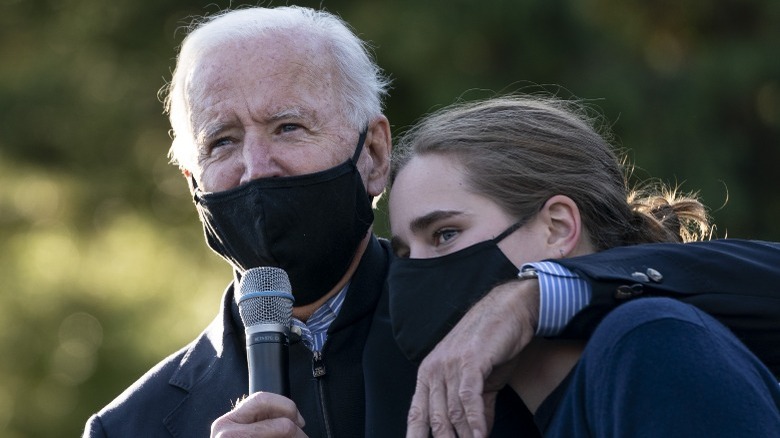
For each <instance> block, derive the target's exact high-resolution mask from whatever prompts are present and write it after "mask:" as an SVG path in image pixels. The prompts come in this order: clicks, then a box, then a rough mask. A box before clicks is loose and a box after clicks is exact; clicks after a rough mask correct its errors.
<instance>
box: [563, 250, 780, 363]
mask: <svg viewBox="0 0 780 438" xmlns="http://www.w3.org/2000/svg"><path fill="white" fill-rule="evenodd" d="M555 261H556V262H558V263H560V264H561V265H563V266H565V267H567V268H569V269H571V270H572V271H574V272H576V273H577V274H579V275H580V276H582V278H584V279H585V280H586V281H588V283H589V284H590V286H591V292H592V297H591V302H590V304H589V305H588V306H587V307H585V308H584V309H582V310H581V311H580V312H579V313H578V314H577V315H575V316H574V318H573V319H572V320H571V322H569V324H568V325H567V326H566V328H565V330H564V332H563V333H562V336H563V337H572V338H587V337H589V336H590V334H591V333H592V332H593V330H594V329H595V328H596V326H597V325H598V323H599V322H600V321H601V320H602V319H603V318H604V316H605V315H606V314H607V313H609V311H610V310H611V309H613V308H615V307H616V306H618V305H620V304H621V303H624V302H626V301H630V300H633V299H638V298H641V297H648V296H663V297H670V298H674V299H678V300H680V301H683V302H686V303H689V304H692V305H694V306H696V307H698V308H700V309H702V310H704V311H705V312H707V313H709V314H710V315H712V316H714V317H715V318H717V319H718V320H720V321H721V322H722V323H723V324H725V325H726V326H727V327H729V328H730V329H731V330H732V331H733V332H734V333H735V334H736V335H737V336H738V337H739V338H740V339H741V340H742V341H743V342H744V343H745V344H746V345H747V346H748V347H749V348H750V349H751V350H752V351H753V352H754V353H755V354H756V355H757V356H758V357H759V358H760V359H761V360H762V361H763V362H764V363H765V364H767V366H769V368H770V369H771V370H772V372H773V373H774V374H775V375H776V376H778V375H780V244H778V243H772V242H762V241H749V240H737V239H720V240H712V241H705V242H692V243H686V244H680V243H657V244H644V245H634V246H628V247H620V248H613V249H610V250H607V251H602V252H599V253H595V254H590V255H587V256H582V257H575V258H570V259H560V260H555Z"/></svg>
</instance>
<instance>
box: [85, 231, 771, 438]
mask: <svg viewBox="0 0 780 438" xmlns="http://www.w3.org/2000/svg"><path fill="white" fill-rule="evenodd" d="M558 261H559V262H561V263H562V264H564V265H566V266H568V267H569V268H570V269H573V270H575V271H577V272H579V273H580V274H581V275H583V276H584V277H585V278H586V279H588V280H589V281H590V282H591V284H592V287H593V302H592V305H591V306H589V307H588V308H587V309H585V310H584V311H583V312H581V313H580V314H579V315H577V316H576V317H575V319H574V321H572V324H570V326H569V327H568V328H567V332H566V335H567V336H573V337H587V336H588V335H589V333H590V332H591V331H592V330H593V328H594V327H595V326H596V325H597V324H598V322H599V321H600V320H601V319H603V317H604V316H605V315H606V313H608V311H609V310H610V309H612V308H613V307H615V306H616V305H618V304H620V303H621V302H624V301H626V300H630V299H634V298H637V297H642V296H657V295H660V296H671V297H674V298H677V299H682V300H683V301H686V302H690V303H692V304H694V305H697V306H699V307H701V308H702V309H704V310H705V311H708V312H710V313H712V314H714V315H715V316H716V317H718V318H719V319H721V320H722V321H724V322H725V323H726V324H727V325H729V326H731V328H732V329H734V330H735V333H737V334H738V335H741V336H744V337H745V340H746V342H747V344H748V346H749V347H750V348H751V349H752V350H753V351H754V352H755V353H756V354H757V355H758V356H759V358H761V359H762V360H764V362H765V363H767V365H769V366H770V368H772V370H773V372H774V373H775V375H778V374H780V372H779V371H780V330H778V325H780V286H778V285H780V269H778V267H779V266H780V245H777V244H768V243H763V242H748V241H718V242H708V243H701V244H695V245H692V244H686V245H680V244H669V245H666V244H662V245H652V248H648V247H646V246H642V247H640V246H636V247H628V248H619V249H615V250H610V251H605V252H602V253H599V254H596V255H591V256H586V257H580V258H574V259H567V260H558ZM388 263H389V245H388V244H387V242H386V241H379V240H377V239H372V240H371V243H370V245H369V247H368V249H367V251H366V254H365V255H364V256H363V259H362V260H361V263H360V265H359V267H358V269H357V272H356V273H355V275H354V277H353V279H352V281H351V284H350V288H349V291H348V292H347V297H346V299H345V302H344V305H343V307H342V309H341V312H340V313H339V316H338V318H337V319H336V320H335V321H334V322H333V324H332V326H331V327H330V329H329V335H328V336H329V337H328V342H327V344H326V346H325V348H324V350H323V357H322V361H323V363H324V366H325V375H324V376H322V377H319V378H315V377H314V376H313V374H312V355H311V353H310V352H309V351H308V350H306V348H305V347H303V346H302V345H300V344H294V345H292V346H291V351H290V380H291V391H292V399H293V400H294V401H295V402H296V404H297V405H298V408H299V410H300V411H301V413H302V415H303V417H304V418H305V420H306V429H305V432H306V433H307V435H309V436H310V437H318V436H331V437H339V438H341V437H352V436H356V437H357V436H369V437H385V436H386V437H397V436H403V435H404V430H405V425H406V414H407V410H408V406H409V402H410V400H411V395H412V393H413V391H414V385H415V367H414V366H413V365H412V364H411V363H410V362H408V361H407V360H406V359H405V358H404V357H403V356H402V354H401V353H400V351H399V350H398V348H397V347H396V346H395V343H394V341H393V338H392V331H391V327H390V319H389V312H388V305H387V302H388V299H387V288H386V287H385V284H384V283H385V282H384V279H385V278H386V274H387V266H388ZM648 269H653V270H654V271H657V272H658V273H659V274H661V276H662V278H660V279H659V278H658V277H657V276H655V279H651V278H648V280H647V281H644V278H643V277H641V276H637V275H636V273H637V272H640V271H641V272H643V273H647V272H648ZM627 288H628V289H627ZM627 291H630V293H627ZM420 311H425V309H420ZM247 387H248V383H247V365H246V354H245V350H244V340H243V327H241V323H240V319H239V318H238V317H237V314H236V310H235V307H234V305H233V290H232V286H231V287H229V288H228V289H227V291H226V293H225V295H224V297H223V301H222V308H221V311H220V314H219V316H218V317H217V318H216V319H215V320H214V321H213V322H212V323H211V324H210V325H209V326H208V327H207V328H206V330H205V331H204V332H203V333H202V334H201V335H200V336H199V337H198V338H197V339H195V340H194V341H193V342H192V343H191V344H190V345H188V346H186V347H184V348H183V349H182V350H180V351H178V352H177V353H174V354H173V355H171V356H169V357H168V358H166V359H165V360H163V361H162V362H161V363H159V364H158V365H156V366H155V367H154V368H152V369H151V370H150V371H149V372H147V373H146V374H145V375H144V376H143V377H141V378H140V379H139V380H138V381H137V382H136V383H134V384H133V385H132V386H131V387H129V388H128V389H127V390H126V391H125V392H123V393H122V394H121V395H120V396H119V397H117V398H116V399H115V400H114V401H113V402H111V403H110V404H109V405H108V406H106V407H105V408H103V409H102V410H101V411H100V412H99V413H97V414H95V415H93V416H92V417H91V418H90V419H89V421H88V423H87V426H86V429H85V435H84V436H85V437H104V436H105V437H141V436H143V437H170V436H174V437H205V436H208V435H209V431H210V427H211V423H212V422H213V421H214V420H215V419H216V418H217V417H219V416H221V415H222V414H224V413H225V412H227V411H229V410H230V409H231V407H232V405H233V404H234V403H235V401H236V400H238V399H240V398H241V397H242V396H243V395H245V394H246V392H247ZM500 398H501V400H500V402H499V403H498V406H499V407H498V411H499V412H497V415H496V418H497V420H496V422H497V424H496V430H494V434H493V436H502V435H503V436H519V435H520V434H521V433H523V432H521V431H520V430H518V429H519V428H528V427H533V421H532V419H531V417H530V416H529V415H528V413H527V410H526V409H525V408H524V406H522V403H520V402H519V400H518V399H517V398H516V397H514V395H513V394H507V393H504V394H502V395H501V396H500ZM326 424H327V426H326ZM531 436H532V435H531Z"/></svg>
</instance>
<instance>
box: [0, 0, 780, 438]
mask: <svg viewBox="0 0 780 438" xmlns="http://www.w3.org/2000/svg"><path fill="white" fill-rule="evenodd" d="M265 4H266V5H268V4H270V5H279V4H282V3H281V2H266V3H265ZM298 4H300V5H305V6H314V7H320V6H322V7H324V8H326V9H328V10H330V11H332V12H335V13H338V14H339V15H341V16H342V17H343V18H344V19H346V20H347V21H348V22H350V23H351V24H352V25H353V26H354V27H355V29H356V30H357V32H358V34H359V35H361V36H362V37H363V38H364V39H367V40H370V41H371V42H372V43H373V45H374V48H375V52H376V55H377V58H378V61H379V63H380V65H381V66H382V67H383V68H385V69H386V70H387V72H388V73H390V74H391V75H392V77H393V78H394V89H393V90H392V93H391V97H390V99H389V100H388V102H387V104H388V106H387V114H388V116H389V117H390V120H391V122H392V124H393V128H394V130H396V131H401V130H402V129H403V128H404V127H406V126H408V125H409V124H410V123H412V122H413V121H414V120H416V119H417V118H418V117H419V116H420V115H422V114H423V113H426V112H429V111H431V110H433V109H435V108H438V107H441V106H442V105H445V104H448V103H451V102H453V101H454V100H455V99H456V98H464V99H472V98H480V97H486V96H489V95H491V94H492V93H494V92H507V91H518V90H530V91H538V90H539V88H540V87H542V88H546V89H547V90H553V91H556V92H558V94H559V95H561V96H563V97H570V96H572V95H574V96H577V97H580V98H583V99H587V100H589V101H590V103H591V104H592V105H594V106H596V107H598V108H600V109H601V111H602V112H603V113H604V115H605V116H606V119H607V120H608V121H609V122H610V123H611V124H612V127H613V130H614V131H615V134H616V139H617V141H618V142H619V144H620V146H621V147H623V148H625V149H626V150H627V151H628V153H629V157H630V159H631V160H632V161H634V162H635V163H636V164H637V165H638V167H639V169H638V170H637V172H636V175H637V176H638V177H639V178H647V177H649V176H654V177H658V178H660V179H661V180H664V181H667V182H670V183H672V184H674V183H683V188H684V189H687V190H699V191H700V193H701V195H702V197H703V200H704V201H705V203H707V204H708V205H709V206H710V207H712V210H713V216H714V217H715V220H716V222H717V223H718V225H719V228H718V235H719V236H721V237H722V236H725V235H728V236H730V237H744V238H758V239H768V240H780V227H778V226H777V218H778V217H780V195H778V193H777V189H778V182H777V179H778V173H779V171H778V169H777V164H778V162H780V144H779V143H780V56H778V54H779V53H780V2H777V1H775V0H755V1H750V0H741V1H737V0H720V1H717V2H715V1H703V0H690V1H677V0H675V1H672V0H654V1H638V2H624V1H621V0H580V1H575V0H568V1H567V0H528V1H520V0H514V1H501V0H484V1H480V2H476V1H462V0H449V1H442V0H437V1H422V0H395V1H392V2H389V1H385V2H380V1H372V0H362V1H351V2H350V1H331V0H323V1H317V2H307V1H303V2H300V3H298ZM229 5H230V3H229V2H227V1H213V0H203V1H198V0H132V1H130V0H110V1H105V0H0V249H1V250H0V286H1V289H0V436H3V437H8V438H14V437H48V436H78V435H79V434H80V433H81V430H82V427H83V424H84V422H85V420H86V419H87V417H88V416H89V415H90V414H91V413H93V412H94V411H96V410H98V409H99V408H100V407H101V406H103V405H105V404H106V403H107V402H109V401H110V400H111V399H113V398H114V397H115V396H116V395H117V394H118V393H119V392H120V391H121V390H122V389H124V388H125V387H126V386H128V385H129V384H130V383H131V382H132V381H134V380H135V379H136V378H137V377H138V376H140V375H141V374H142V373H143V372H144V371H146V370H147V369H148V368H149V367H150V366H151V365H153V364H154V363H156V362H157V361H158V360H160V359H161V358H163V357H164V356H166V355H167V354H169V353H171V352H173V351H174V350H176V349H178V348H179V347H180V346H182V345H184V344H185V343H186V342H188V341H189V340H191V339H192V338H193V337H195V336H196V335H197V333H199V332H200V330H201V329H202V328H203V327H204V326H205V325H206V324H207V323H208V321H210V320H211V318H212V317H213V315H214V314H215V312H216V309H217V303H218V301H219V297H220V296H221V294H222V290H223V288H224V286H225V285H226V283H227V281H228V280H229V279H230V270H229V269H228V267H227V265H225V264H224V263H222V262H221V261H220V259H218V258H217V257H216V256H214V255H213V254H211V253H210V252H209V251H208V249H207V248H206V246H205V244H204V242H203V238H202V235H201V229H200V226H199V224H198V221H197V218H196V214H195V211H194V208H193V207H192V204H191V200H190V198H189V195H188V192H187V188H186V185H185V183H184V180H183V179H182V178H181V177H180V175H179V173H178V171H177V169H176V168H174V167H172V166H170V165H169V164H168V163H167V157H166V152H167V148H168V145H169V137H168V124H167V120H166V118H165V116H164V115H163V114H162V105H161V104H160V102H159V101H158V98H157V91H158V90H159V89H160V87H161V86H163V84H164V83H165V81H166V80H167V79H168V78H169V77H170V71H171V69H172V68H173V64H174V58H175V50H174V49H175V47H176V46H177V45H178V44H179V43H180V42H181V39H182V38H183V36H184V31H183V30H182V26H183V25H186V24H187V23H188V22H189V20H188V17H192V16H200V15H204V14H213V13H215V12H217V11H219V10H221V9H222V8H225V7H227V6H229ZM234 6H235V5H234ZM384 211H385V208H384V207H383V206H381V205H380V214H379V215H378V216H379V217H380V220H379V225H378V232H379V233H380V234H386V225H385V222H384V218H383V217H382V216H383V215H384Z"/></svg>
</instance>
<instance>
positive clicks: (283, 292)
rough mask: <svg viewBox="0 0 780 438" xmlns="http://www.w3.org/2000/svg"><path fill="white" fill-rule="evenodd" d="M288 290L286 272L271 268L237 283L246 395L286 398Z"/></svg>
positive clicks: (251, 272) (252, 271)
mask: <svg viewBox="0 0 780 438" xmlns="http://www.w3.org/2000/svg"><path fill="white" fill-rule="evenodd" d="M291 290H292V288H291V287H290V279H289V278H288V277H287V273H286V272H284V270H282V269H279V268H272V267H261V268H253V269H249V270H248V271H246V272H245V273H244V275H243V278H242V279H241V282H240V284H239V291H238V295H237V296H236V301H237V302H238V311H239V313H240V314H241V321H243V323H244V327H245V331H246V356H247V364H248V366H249V393H250V394H253V393H255V392H259V391H265V392H273V393H275V394H281V395H284V396H286V397H289V396H290V376H289V362H290V356H289V332H290V319H291V318H292V304H293V296H292V293H291Z"/></svg>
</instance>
